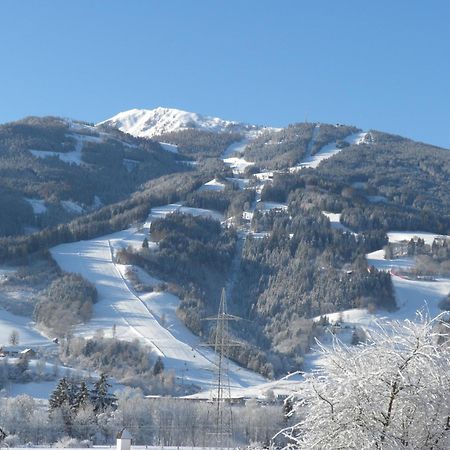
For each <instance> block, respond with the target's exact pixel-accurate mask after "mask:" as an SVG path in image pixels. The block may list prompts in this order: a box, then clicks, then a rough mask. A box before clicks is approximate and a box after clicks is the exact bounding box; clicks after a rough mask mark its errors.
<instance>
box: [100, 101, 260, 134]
mask: <svg viewBox="0 0 450 450" xmlns="http://www.w3.org/2000/svg"><path fill="white" fill-rule="evenodd" d="M102 124H105V125H109V126H112V127H115V128H118V129H119V130H121V131H123V132H125V133H129V134H131V135H133V136H139V137H146V138H151V137H153V136H159V135H162V134H165V133H170V132H173V131H179V130H186V129H196V130H202V131H210V132H216V133H222V132H235V133H242V134H246V133H251V132H253V131H257V130H259V129H262V127H257V126H255V125H248V124H244V123H240V122H234V121H230V120H223V119H219V118H218V117H208V116H202V115H201V114H197V113H193V112H188V111H182V110H180V109H175V108H163V107H158V108H155V109H130V110H129V111H123V112H120V113H119V114H116V115H115V116H114V117H111V118H110V119H107V120H105V121H103V122H100V123H99V124H98V125H102Z"/></svg>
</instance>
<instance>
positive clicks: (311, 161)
mask: <svg viewBox="0 0 450 450" xmlns="http://www.w3.org/2000/svg"><path fill="white" fill-rule="evenodd" d="M366 135H367V133H355V134H351V135H350V136H348V137H346V138H345V139H344V141H346V142H348V143H349V144H350V145H359V144H362V143H363V142H364V139H365V137H366ZM341 150H342V148H337V147H336V143H335V142H333V143H330V144H327V145H325V146H324V147H322V148H321V149H320V150H319V151H318V152H317V153H316V154H315V155H310V156H308V157H307V158H306V159H305V160H304V161H303V162H301V163H300V164H298V165H297V166H295V167H291V168H290V171H291V172H296V171H297V170H300V169H303V168H313V169H315V168H316V167H317V166H318V165H319V164H320V163H321V162H322V161H324V160H325V159H328V158H331V157H332V156H334V155H336V154H338V153H339V152H340V151H341Z"/></svg>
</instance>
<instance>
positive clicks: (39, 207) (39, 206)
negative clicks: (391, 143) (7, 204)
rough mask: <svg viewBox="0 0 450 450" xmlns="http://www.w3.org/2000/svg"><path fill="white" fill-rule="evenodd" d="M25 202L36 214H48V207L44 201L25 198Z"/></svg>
mask: <svg viewBox="0 0 450 450" xmlns="http://www.w3.org/2000/svg"><path fill="white" fill-rule="evenodd" d="M25 200H26V201H27V202H28V203H29V204H30V205H31V207H32V208H33V212H34V214H44V213H46V212H47V206H46V205H45V201H44V200H39V199H37V198H25Z"/></svg>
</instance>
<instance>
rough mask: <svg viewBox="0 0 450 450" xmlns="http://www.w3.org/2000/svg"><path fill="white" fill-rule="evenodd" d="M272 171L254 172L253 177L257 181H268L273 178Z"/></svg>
mask: <svg viewBox="0 0 450 450" xmlns="http://www.w3.org/2000/svg"><path fill="white" fill-rule="evenodd" d="M273 174H274V172H273V171H267V172H259V173H255V174H254V177H255V178H256V179H257V180H259V181H269V180H271V179H272V178H273Z"/></svg>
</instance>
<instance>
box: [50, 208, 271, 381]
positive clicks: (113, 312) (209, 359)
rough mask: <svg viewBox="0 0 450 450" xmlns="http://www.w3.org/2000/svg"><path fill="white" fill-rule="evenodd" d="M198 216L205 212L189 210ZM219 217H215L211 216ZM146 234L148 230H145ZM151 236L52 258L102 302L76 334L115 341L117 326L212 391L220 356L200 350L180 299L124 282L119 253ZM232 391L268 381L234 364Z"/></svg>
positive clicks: (57, 252) (73, 246)
mask: <svg viewBox="0 0 450 450" xmlns="http://www.w3.org/2000/svg"><path fill="white" fill-rule="evenodd" d="M177 207H180V208H183V209H182V211H183V212H186V211H191V212H193V213H197V214H204V213H205V211H206V210H197V209H196V208H188V209H184V207H181V205H177ZM177 207H174V205H167V206H166V207H162V208H159V209H156V211H153V212H152V215H151V216H150V218H149V220H148V221H147V222H146V224H147V226H149V225H150V223H151V220H152V219H153V218H154V217H158V216H163V215H164V214H169V213H170V212H173V211H177V210H179V208H177ZM210 214H213V215H214V212H210ZM144 229H145V228H144ZM145 235H146V234H145V233H144V232H143V231H140V230H138V229H136V228H131V229H128V230H125V231H121V232H118V233H113V234H110V235H107V236H103V237H100V238H96V239H91V240H89V241H80V242H75V243H69V244H62V245H59V246H57V247H54V248H53V249H52V250H51V253H52V255H53V257H54V259H55V260H56V262H57V263H58V264H59V266H60V267H61V268H62V269H63V270H65V271H68V272H75V273H79V274H80V275H81V276H83V277H84V278H85V279H87V280H89V281H91V282H92V283H94V284H95V286H96V287H97V291H98V302H97V303H96V304H95V305H94V308H93V317H92V320H91V321H90V322H89V323H87V324H84V325H81V326H79V327H78V328H77V329H76V330H75V334H77V335H81V336H85V337H91V336H93V335H94V334H95V333H96V331H97V330H103V332H104V333H105V335H107V336H108V335H109V336H111V333H112V328H113V326H115V327H116V330H115V332H116V336H117V338H119V339H124V340H133V339H137V340H138V341H139V342H141V343H142V344H144V345H146V346H148V347H149V348H150V349H151V351H152V353H153V355H155V356H156V355H158V356H161V357H163V358H164V365H165V367H166V369H167V370H173V371H174V372H175V374H176V375H177V376H178V377H182V378H183V379H184V380H185V382H191V383H193V384H195V385H197V386H200V387H201V388H202V389H208V388H211V387H212V386H213V385H214V382H215V370H216V365H215V354H214V352H213V351H212V350H211V349H209V348H206V347H203V346H201V342H200V339H199V338H198V337H197V336H195V335H194V334H193V333H191V332H190V331H189V330H188V329H187V328H186V327H185V325H184V324H183V323H182V322H181V321H180V320H179V319H178V317H177V315H176V309H177V306H178V304H179V299H178V298H177V297H175V296H174V295H171V294H168V293H164V292H159V293H158V292H153V293H149V294H144V295H137V293H136V292H134V290H133V289H132V287H131V286H130V285H129V283H128V282H127V280H126V278H125V276H124V269H123V267H122V268H120V267H118V265H117V264H116V263H115V261H114V254H115V250H116V249H117V248H120V247H123V246H125V247H126V246H128V245H134V246H136V245H140V244H141V243H142V240H143V238H144V236H145ZM230 373H231V385H232V386H234V387H247V386H250V385H255V384H259V383H263V382H265V381H266V380H265V379H264V378H263V377H262V376H260V375H258V374H255V373H253V372H250V371H248V370H245V369H243V368H241V367H239V366H237V365H236V364H234V363H230Z"/></svg>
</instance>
